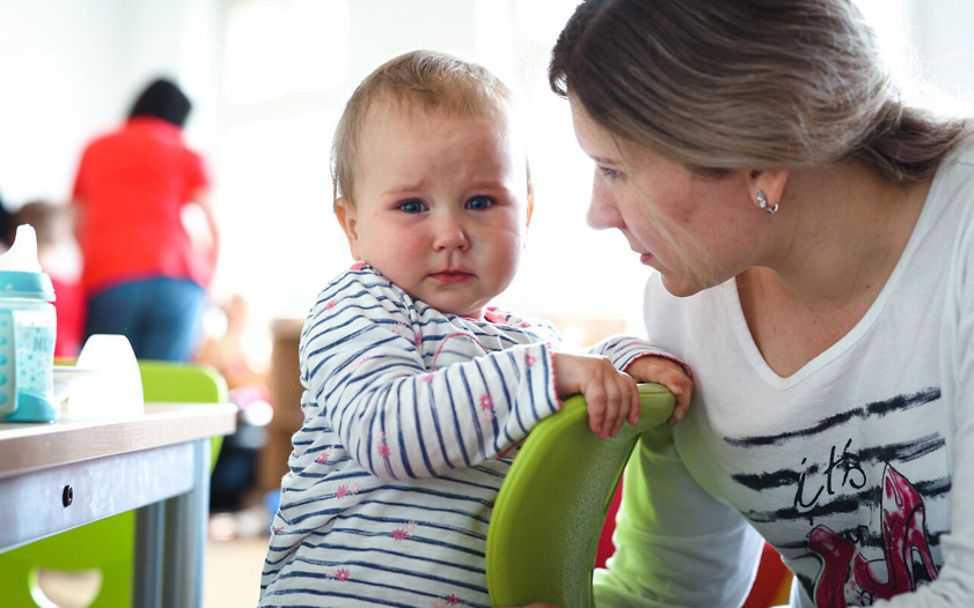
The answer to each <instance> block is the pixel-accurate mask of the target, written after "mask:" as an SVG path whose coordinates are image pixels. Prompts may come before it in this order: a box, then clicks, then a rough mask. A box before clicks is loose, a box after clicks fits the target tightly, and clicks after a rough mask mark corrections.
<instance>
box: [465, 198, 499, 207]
mask: <svg viewBox="0 0 974 608" xmlns="http://www.w3.org/2000/svg"><path fill="white" fill-rule="evenodd" d="M493 204H494V201H493V200H492V199H491V198H490V197H487V196H475V197H473V198H471V199H470V200H468V201H467V204H466V208H467V209H476V210H481V209H487V208H489V207H491V206H492V205H493Z"/></svg>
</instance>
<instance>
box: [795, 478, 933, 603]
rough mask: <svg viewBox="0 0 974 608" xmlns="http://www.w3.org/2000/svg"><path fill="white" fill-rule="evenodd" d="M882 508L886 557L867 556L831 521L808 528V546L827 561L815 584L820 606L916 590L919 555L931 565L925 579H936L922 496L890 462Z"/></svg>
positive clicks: (887, 596) (886, 597)
mask: <svg viewBox="0 0 974 608" xmlns="http://www.w3.org/2000/svg"><path fill="white" fill-rule="evenodd" d="M881 508H882V513H883V515H882V533H883V557H882V558H881V559H876V560H868V559H866V558H865V557H864V556H863V555H862V552H861V549H860V548H859V547H857V546H856V544H855V543H853V542H852V541H851V540H849V539H847V538H845V537H843V536H842V535H840V534H838V533H837V532H835V531H834V530H832V529H830V528H828V527H827V526H816V527H815V528H814V529H813V530H812V531H811V532H810V533H809V535H808V548H809V549H810V550H811V551H812V552H814V553H816V554H817V555H819V556H820V557H821V558H822V562H823V565H822V571H821V573H820V574H819V577H818V580H817V581H816V583H815V603H816V605H818V606H828V607H829V608H846V607H847V606H848V603H847V598H849V597H853V598H856V600H857V601H859V600H862V599H864V595H865V594H869V595H871V596H872V598H873V599H878V598H881V599H889V598H891V597H893V596H894V595H898V594H900V593H906V592H909V591H913V590H915V589H916V586H917V578H915V572H914V569H913V568H912V566H913V565H914V564H915V563H916V562H915V560H914V556H916V557H919V563H921V564H922V565H923V568H925V569H926V572H925V574H926V576H925V577H920V578H921V580H931V581H932V580H935V579H936V578H937V574H938V570H937V565H936V564H935V563H934V561H933V556H932V554H931V552H930V544H929V542H928V541H927V532H926V510H925V508H924V505H923V497H922V496H920V493H919V492H917V490H916V488H914V487H913V484H911V483H910V481H909V480H908V479H907V478H906V477H904V476H903V475H901V474H900V473H899V471H897V470H896V469H895V468H893V467H892V466H891V465H889V464H887V465H886V469H885V470H884V471H883V498H882V504H881Z"/></svg>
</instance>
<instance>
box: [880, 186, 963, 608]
mask: <svg viewBox="0 0 974 608" xmlns="http://www.w3.org/2000/svg"><path fill="white" fill-rule="evenodd" d="M971 202H972V201H971V200H968V201H967V204H968V219H967V221H966V222H965V231H966V234H964V235H963V237H962V238H961V239H960V240H959V246H958V248H957V250H956V251H955V253H954V256H953V260H952V262H951V266H950V270H949V272H950V273H951V277H952V280H951V283H950V284H949V286H948V293H947V301H948V304H947V310H946V312H945V323H946V325H945V328H943V329H942V330H941V331H943V340H944V341H945V344H946V349H945V357H944V365H946V366H947V369H946V370H945V376H947V377H946V378H945V380H944V386H943V387H942V391H943V397H944V398H945V399H947V400H948V402H949V403H951V409H952V411H953V429H945V430H944V434H945V435H946V436H947V438H948V445H950V446H951V460H952V465H953V471H952V473H951V488H950V498H949V501H950V532H949V533H947V534H943V535H942V536H941V537H940V547H941V550H942V551H943V556H944V565H943V568H941V570H940V572H939V573H938V576H937V579H936V580H935V581H933V582H931V583H930V584H929V585H924V586H922V587H920V588H919V589H917V590H916V591H914V592H912V593H906V594H903V595H898V596H896V597H893V598H891V599H890V600H888V601H882V600H880V601H877V602H876V603H875V604H874V605H875V606H876V607H877V608H879V607H882V608H953V607H954V606H974V517H972V514H974V510H972V509H971V505H972V504H974V206H972V205H971V204H970V203H971Z"/></svg>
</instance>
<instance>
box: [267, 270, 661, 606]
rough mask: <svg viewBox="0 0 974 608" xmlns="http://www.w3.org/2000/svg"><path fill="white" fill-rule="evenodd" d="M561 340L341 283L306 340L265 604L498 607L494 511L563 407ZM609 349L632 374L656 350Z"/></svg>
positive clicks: (493, 316)
mask: <svg viewBox="0 0 974 608" xmlns="http://www.w3.org/2000/svg"><path fill="white" fill-rule="evenodd" d="M557 341H558V336H557V333H556V332H555V330H554V329H553V328H551V327H550V326H548V325H543V324H536V323H526V322H523V321H521V320H519V319H516V318H514V317H512V316H510V315H508V314H505V313H500V312H497V311H494V310H490V311H488V313H487V314H486V315H485V319H484V320H472V319H466V318H462V317H458V316H456V315H451V314H443V313H441V312H439V311H437V310H435V309H433V308H430V307H429V306H427V305H426V304H424V303H422V302H420V301H416V300H413V299H412V298H410V296H409V295H408V294H406V293H405V292H404V291H402V290H401V289H399V288H398V287H396V286H395V285H393V284H392V283H390V282H389V281H388V280H387V279H385V278H384V277H382V276H381V275H380V274H378V273H377V272H376V271H374V270H372V269H371V268H369V267H365V268H361V269H358V270H351V271H348V272H346V273H344V274H343V275H341V276H340V277H338V278H337V279H335V280H334V281H332V282H331V283H330V284H329V285H328V286H327V287H326V288H325V289H324V290H323V291H322V293H321V294H320V297H319V298H318V301H317V302H316V304H315V305H314V307H313V308H312V310H311V312H310V314H309V317H308V320H307V322H306V324H305V328H304V331H303V332H302V336H301V344H300V359H301V381H302V384H303V385H304V387H305V391H304V394H303V396H302V403H301V407H302V410H303V411H304V419H305V422H304V426H303V428H302V429H301V430H300V431H298V432H297V433H296V434H295V435H294V437H293V444H294V451H293V453H292V454H291V458H290V460H289V468H290V472H289V473H288V474H287V475H286V476H285V477H284V479H283V482H282V491H281V506H280V510H279V511H278V513H277V515H276V517H275V519H274V523H273V526H272V527H273V530H272V537H271V541H270V547H269V550H268V554H267V559H266V562H265V564H264V572H263V579H262V582H261V603H260V605H261V606H342V607H346V606H348V607H354V606H403V607H409V608H415V607H417V606H489V599H488V596H487V589H486V579H485V576H484V572H483V570H484V557H485V555H484V551H485V540H486V535H487V524H488V517H489V514H490V509H491V506H492V505H493V500H494V498H495V497H496V495H497V491H498V489H499V488H500V484H501V481H502V480H503V478H504V475H505V473H506V472H507V470H508V468H509V467H510V464H511V462H512V459H513V455H514V452H515V451H516V450H513V449H512V446H514V445H515V444H516V443H517V442H518V441H520V440H521V439H523V438H524V437H525V436H526V435H527V433H528V432H529V431H530V430H531V428H533V427H534V425H535V424H536V423H537V422H538V421H539V420H541V419H542V418H544V417H546V416H548V415H550V414H552V413H553V412H555V411H557V410H558V409H559V407H560V402H559V400H558V397H557V395H556V393H555V381H554V368H553V360H552V353H553V351H552V349H551V346H550V344H551V343H557ZM600 351H601V352H603V353H604V354H608V355H610V357H611V359H612V360H613V363H616V364H617V365H618V366H619V367H620V368H624V366H625V365H627V364H628V363H629V362H630V361H631V360H633V359H634V358H636V357H638V356H641V355H645V354H647V353H649V352H653V351H652V350H651V349H650V348H649V347H648V345H646V344H645V343H643V342H641V341H634V340H633V339H632V338H620V339H616V340H613V341H611V342H608V343H606V344H604V345H603V347H602V348H601V349H600ZM580 457H583V456H580Z"/></svg>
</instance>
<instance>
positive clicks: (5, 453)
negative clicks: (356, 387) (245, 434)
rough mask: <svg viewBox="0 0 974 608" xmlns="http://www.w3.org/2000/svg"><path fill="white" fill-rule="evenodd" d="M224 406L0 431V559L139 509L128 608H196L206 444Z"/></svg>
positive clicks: (232, 421)
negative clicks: (0, 521) (40, 541)
mask: <svg viewBox="0 0 974 608" xmlns="http://www.w3.org/2000/svg"><path fill="white" fill-rule="evenodd" d="M236 411H237V408H236V406H234V405H232V404H213V403H201V404H187V403H178V404H175V403H174V404H163V403H150V404H146V407H145V414H144V415H142V416H138V417H133V418H127V419H115V420H102V421H92V420H87V421H71V420H60V421H58V422H54V423H52V424H0V514H2V518H3V522H4V523H3V525H2V526H0V553H2V552H3V551H7V550H9V549H13V548H15V547H18V546H20V545H24V544H26V543H29V542H32V541H35V540H38V539H41V538H44V537H46V536H50V535H52V534H57V533H58V532H63V531H65V530H70V529H71V528H75V527H78V526H81V525H84V524H86V523H89V522H92V521H95V520H98V519H102V518H104V517H108V516H111V515H115V514H118V513H122V512H124V511H128V510H130V509H136V508H138V511H137V512H136V538H135V580H134V581H133V583H134V596H135V597H134V598H133V605H136V606H149V607H155V606H167V607H169V606H171V607H174V608H186V607H193V606H196V607H198V606H201V605H202V598H203V554H204V549H205V546H206V523H207V515H208V502H209V483H210V477H209V471H210V441H209V438H210V437H212V436H214V435H226V434H229V433H232V432H233V431H234V429H235V427H236Z"/></svg>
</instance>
